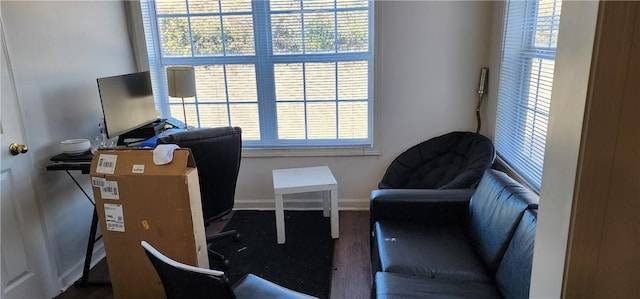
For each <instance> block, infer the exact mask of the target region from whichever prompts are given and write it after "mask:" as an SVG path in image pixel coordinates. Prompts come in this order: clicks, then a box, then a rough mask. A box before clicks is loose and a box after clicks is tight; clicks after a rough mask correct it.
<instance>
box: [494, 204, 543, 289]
mask: <svg viewBox="0 0 640 299" xmlns="http://www.w3.org/2000/svg"><path fill="white" fill-rule="evenodd" d="M536 218H537V212H536V210H527V211H526V212H525V213H524V215H523V216H522V220H520V223H519V224H518V228H517V229H516V232H515V234H514V235H513V239H512V240H511V242H510V243H509V247H507V251H506V252H505V254H504V258H502V261H501V262H500V266H499V267H498V272H496V283H497V284H498V288H499V289H500V292H502V294H503V295H504V296H505V298H529V285H530V281H531V264H532V262H533V245H534V240H535V237H536V226H537V220H536Z"/></svg>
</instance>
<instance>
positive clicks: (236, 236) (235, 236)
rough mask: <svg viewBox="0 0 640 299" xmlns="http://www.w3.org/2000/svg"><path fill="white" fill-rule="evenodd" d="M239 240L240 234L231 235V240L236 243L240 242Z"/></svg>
mask: <svg viewBox="0 0 640 299" xmlns="http://www.w3.org/2000/svg"><path fill="white" fill-rule="evenodd" d="M240 238H241V236H240V234H235V235H233V240H234V241H236V242H237V241H240Z"/></svg>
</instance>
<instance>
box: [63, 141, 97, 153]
mask: <svg viewBox="0 0 640 299" xmlns="http://www.w3.org/2000/svg"><path fill="white" fill-rule="evenodd" d="M60 146H62V152H63V153H65V154H67V155H69V156H78V155H82V154H84V153H86V152H87V151H89V149H91V142H89V139H68V140H63V141H61V142H60Z"/></svg>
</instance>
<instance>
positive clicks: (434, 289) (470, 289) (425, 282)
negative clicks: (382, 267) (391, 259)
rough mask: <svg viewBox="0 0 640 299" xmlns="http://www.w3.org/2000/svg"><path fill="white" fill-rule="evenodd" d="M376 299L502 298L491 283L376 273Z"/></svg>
mask: <svg viewBox="0 0 640 299" xmlns="http://www.w3.org/2000/svg"><path fill="white" fill-rule="evenodd" d="M375 285H376V290H375V292H376V294H375V295H376V296H375V297H376V298H378V299H389V298H438V299H440V298H442V299H447V298H458V299H459V298H473V299H476V298H483V299H491V298H502V296H500V293H498V289H497V288H496V287H495V285H494V284H493V283H491V282H475V281H451V280H442V279H430V278H418V277H415V276H410V275H406V274H398V273H387V272H378V273H376V277H375Z"/></svg>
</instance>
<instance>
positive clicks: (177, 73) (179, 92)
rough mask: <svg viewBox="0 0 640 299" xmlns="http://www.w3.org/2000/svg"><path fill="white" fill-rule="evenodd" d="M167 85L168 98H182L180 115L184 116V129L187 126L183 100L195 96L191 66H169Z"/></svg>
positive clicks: (194, 82)
mask: <svg viewBox="0 0 640 299" xmlns="http://www.w3.org/2000/svg"><path fill="white" fill-rule="evenodd" d="M167 85H168V87H169V96H170V97H175V98H182V113H183V114H184V128H185V129H188V126H187V110H186V109H185V105H184V98H190V97H195V96H196V76H195V71H194V69H193V67H191V66H170V67H167Z"/></svg>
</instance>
